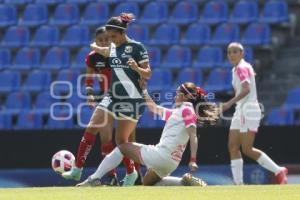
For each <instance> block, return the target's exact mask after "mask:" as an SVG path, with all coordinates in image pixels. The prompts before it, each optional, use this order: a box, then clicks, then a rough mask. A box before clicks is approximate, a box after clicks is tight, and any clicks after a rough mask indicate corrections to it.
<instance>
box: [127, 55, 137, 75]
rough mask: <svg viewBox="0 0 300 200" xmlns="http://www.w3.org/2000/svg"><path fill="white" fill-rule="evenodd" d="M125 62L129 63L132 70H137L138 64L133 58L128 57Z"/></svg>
mask: <svg viewBox="0 0 300 200" xmlns="http://www.w3.org/2000/svg"><path fill="white" fill-rule="evenodd" d="M127 64H128V65H129V67H130V68H131V69H132V70H134V71H137V72H138V70H139V66H138V64H137V63H136V62H135V60H134V59H133V58H129V59H128V61H127Z"/></svg>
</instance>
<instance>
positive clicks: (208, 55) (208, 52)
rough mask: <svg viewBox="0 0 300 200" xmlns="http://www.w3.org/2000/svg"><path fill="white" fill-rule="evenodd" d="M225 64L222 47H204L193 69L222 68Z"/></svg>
mask: <svg viewBox="0 0 300 200" xmlns="http://www.w3.org/2000/svg"><path fill="white" fill-rule="evenodd" d="M222 62H223V50H222V49H221V48H220V47H211V46H204V47H203V48H201V49H200V50H199V52H198V55H197V59H196V61H195V62H194V63H193V67H199V68H214V67H218V66H221V65H222Z"/></svg>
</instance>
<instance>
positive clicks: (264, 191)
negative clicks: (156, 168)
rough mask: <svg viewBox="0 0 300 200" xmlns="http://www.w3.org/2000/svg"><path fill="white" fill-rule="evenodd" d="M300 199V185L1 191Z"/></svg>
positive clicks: (159, 198)
mask: <svg viewBox="0 0 300 200" xmlns="http://www.w3.org/2000/svg"><path fill="white" fill-rule="evenodd" d="M98 199H99V200H104V199H108V200H131V199H132V200H184V199H188V200H212V199H215V200H300V185H283V186H280V185H258V186H208V187H205V188H201V187H144V186H136V187H96V188H76V187H44V188H17V189H0V200H98Z"/></svg>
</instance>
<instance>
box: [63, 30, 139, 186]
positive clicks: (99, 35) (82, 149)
mask: <svg viewBox="0 0 300 200" xmlns="http://www.w3.org/2000/svg"><path fill="white" fill-rule="evenodd" d="M95 37H96V38H95V42H96V43H97V45H99V46H103V47H106V46H109V39H108V36H107V34H106V30H105V27H99V28H98V29H97V30H96V35H95ZM85 62H86V66H87V69H86V79H85V86H86V94H87V97H88V98H87V103H88V104H89V105H90V106H92V107H96V105H97V102H96V101H98V100H100V99H101V97H103V94H105V93H106V92H107V91H108V89H109V87H110V83H111V68H110V67H109V65H108V58H106V57H104V56H102V55H101V54H99V53H96V52H95V51H91V52H90V53H89V54H88V55H87V57H86V60H85ZM95 76H96V77H97V78H98V79H99V85H100V89H101V91H100V96H98V97H99V98H98V99H97V98H96V97H95V94H94V90H93V86H94V77H95ZM102 130H103V128H102ZM112 132H113V123H107V124H106V126H105V131H103V133H100V132H98V133H99V135H100V139H101V152H102V156H103V157H105V156H106V155H107V154H109V153H110V152H111V151H112V150H113V149H114V144H113V142H112ZM95 139H96V135H94V134H91V133H88V132H86V133H85V134H84V135H83V137H82V140H81V142H80V145H79V148H78V152H77V157H76V162H75V167H76V168H77V169H79V172H80V173H78V176H77V177H71V178H72V179H75V180H79V179H80V176H81V171H82V168H83V165H84V163H85V161H86V158H87V155H88V154H89V152H90V150H91V148H92V146H93V145H94V143H95ZM134 140H135V131H134V132H133V133H132V134H131V138H130V141H134ZM123 164H124V165H125V166H126V168H127V173H132V171H134V169H136V170H137V171H139V165H138V164H136V163H133V162H132V161H131V160H129V159H128V158H124V159H123ZM63 177H65V178H70V177H69V176H68V173H64V174H63ZM108 177H109V178H110V181H109V183H108V184H109V185H119V183H118V179H117V174H116V170H115V169H113V170H112V171H110V172H109V174H108Z"/></svg>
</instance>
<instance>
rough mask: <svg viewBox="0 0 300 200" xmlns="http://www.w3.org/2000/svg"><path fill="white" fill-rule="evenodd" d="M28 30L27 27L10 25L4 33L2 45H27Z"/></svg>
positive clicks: (15, 46)
mask: <svg viewBox="0 0 300 200" xmlns="http://www.w3.org/2000/svg"><path fill="white" fill-rule="evenodd" d="M29 36H30V32H29V29H28V28H27V27H23V26H10V27H9V28H8V29H7V30H6V32H5V35H4V38H3V40H2V45H3V46H5V47H14V48H17V47H18V48H20V46H24V45H28V43H29Z"/></svg>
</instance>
